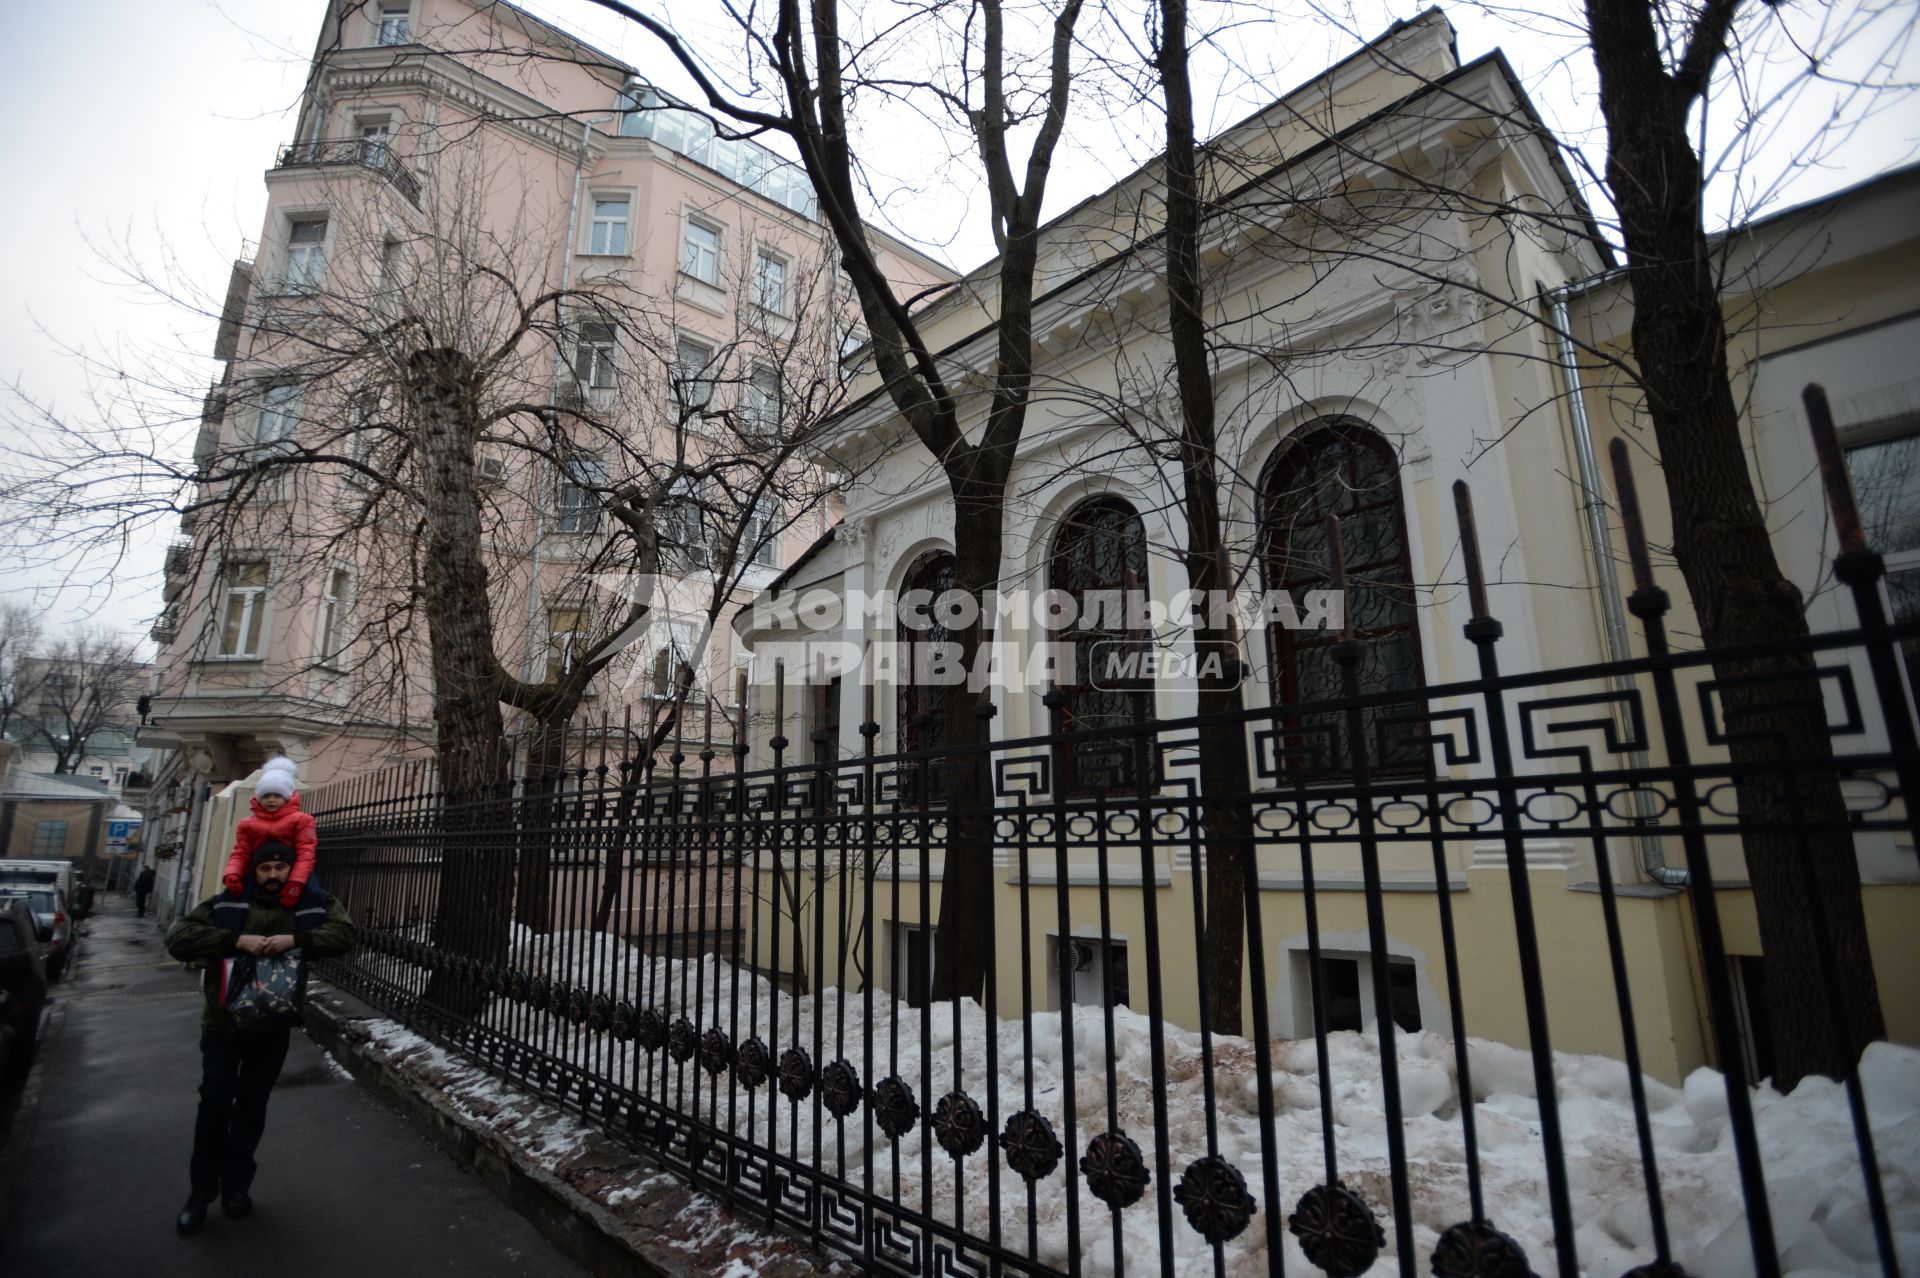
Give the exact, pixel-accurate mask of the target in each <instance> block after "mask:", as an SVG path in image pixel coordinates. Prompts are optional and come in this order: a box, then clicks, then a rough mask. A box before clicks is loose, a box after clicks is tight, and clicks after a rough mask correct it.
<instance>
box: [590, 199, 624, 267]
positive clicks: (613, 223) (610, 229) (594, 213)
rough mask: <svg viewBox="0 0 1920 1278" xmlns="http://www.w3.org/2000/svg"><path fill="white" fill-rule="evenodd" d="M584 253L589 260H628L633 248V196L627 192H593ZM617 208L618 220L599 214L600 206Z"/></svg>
mask: <svg viewBox="0 0 1920 1278" xmlns="http://www.w3.org/2000/svg"><path fill="white" fill-rule="evenodd" d="M588 201H589V205H590V207H589V210H588V211H589V213H590V215H591V216H590V217H589V219H588V223H587V247H586V250H585V251H586V253H587V254H588V255H589V256H592V257H627V256H628V255H630V253H631V252H632V245H633V194H632V192H630V191H594V192H591V193H590V195H589V197H588ZM615 203H617V204H619V206H620V216H619V217H611V216H605V215H603V214H602V213H601V210H600V206H601V205H603V204H615Z"/></svg>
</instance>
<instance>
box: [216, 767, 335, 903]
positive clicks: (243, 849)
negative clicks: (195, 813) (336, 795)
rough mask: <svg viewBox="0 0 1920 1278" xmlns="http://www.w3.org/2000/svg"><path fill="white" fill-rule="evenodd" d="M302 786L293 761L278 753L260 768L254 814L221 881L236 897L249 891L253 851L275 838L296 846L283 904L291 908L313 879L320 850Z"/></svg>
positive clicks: (236, 839) (236, 841) (243, 826)
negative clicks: (302, 801) (304, 806)
mask: <svg viewBox="0 0 1920 1278" xmlns="http://www.w3.org/2000/svg"><path fill="white" fill-rule="evenodd" d="M297 791H298V783H297V782H296V781H295V780H294V771H293V760H292V759H289V758H287V757H286V756H285V755H283V754H277V755H275V756H274V757H273V758H271V759H268V760H267V761H266V762H265V763H264V764H262V765H261V766H260V779H259V780H258V781H256V782H254V783H253V801H252V803H251V804H250V805H249V806H251V808H252V809H253V815H251V816H249V817H246V818H244V819H242V820H241V822H240V826H239V828H238V829H236V830H235V831H234V833H233V851H232V852H230V853H228V854H227V868H226V871H225V873H224V874H223V875H222V877H221V881H222V882H224V883H225V884H226V885H227V890H228V891H230V892H233V893H235V894H241V893H244V892H245V891H246V890H247V886H246V882H245V880H246V875H247V864H248V862H250V861H251V860H252V859H253V851H254V849H255V848H257V847H259V846H260V845H261V844H262V843H265V842H266V841H267V840H269V839H272V840H275V841H276V842H280V843H288V844H291V845H292V846H293V850H294V860H293V873H292V874H291V875H289V876H288V877H287V890H286V892H285V893H283V894H282V896H281V898H280V904H282V905H285V906H291V905H293V903H294V902H295V901H298V900H299V899H300V892H301V889H303V888H305V887H306V886H307V884H308V882H309V881H311V880H312V878H313V858H314V855H315V853H316V852H317V851H318V850H319V840H318V838H317V837H316V833H315V828H314V823H313V818H312V817H311V816H309V815H307V814H306V813H305V812H302V811H301V810H300V795H299V793H298V792H297Z"/></svg>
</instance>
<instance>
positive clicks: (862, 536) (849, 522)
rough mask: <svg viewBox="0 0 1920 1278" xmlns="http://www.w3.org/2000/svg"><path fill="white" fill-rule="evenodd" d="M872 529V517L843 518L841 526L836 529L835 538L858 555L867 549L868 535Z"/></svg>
mask: <svg viewBox="0 0 1920 1278" xmlns="http://www.w3.org/2000/svg"><path fill="white" fill-rule="evenodd" d="M872 529H873V521H872V520H871V519H867V518H864V517H863V518H860V519H843V520H841V521H840V527H839V528H837V529H835V530H834V534H833V539H834V540H835V541H837V542H839V543H840V544H841V545H843V546H845V547H846V548H847V549H848V550H850V551H852V552H853V553H854V554H856V555H857V554H859V553H860V552H861V551H863V550H865V549H866V547H867V537H868V534H869V533H870V532H871V531H872Z"/></svg>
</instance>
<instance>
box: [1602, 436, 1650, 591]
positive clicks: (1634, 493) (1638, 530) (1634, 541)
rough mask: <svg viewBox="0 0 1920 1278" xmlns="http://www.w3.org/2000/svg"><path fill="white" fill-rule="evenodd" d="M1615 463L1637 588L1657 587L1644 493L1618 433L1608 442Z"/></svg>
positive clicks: (1616, 486) (1616, 488) (1622, 520)
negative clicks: (1642, 507)
mask: <svg viewBox="0 0 1920 1278" xmlns="http://www.w3.org/2000/svg"><path fill="white" fill-rule="evenodd" d="M1607 456H1608V458H1609V459H1610V460H1611V461H1612V462H1613V487H1614V492H1615V495H1616V497H1617V499H1618V501H1619V503H1620V526H1621V528H1622V529H1623V530H1624V531H1625V533H1626V535H1627V558H1628V559H1629V560H1630V561H1631V562H1632V564H1633V588H1634V589H1635V590H1652V589H1653V558H1652V556H1651V555H1649V554H1648V553H1647V528H1646V524H1645V523H1644V522H1642V520H1641V518H1640V493H1639V490H1638V489H1637V488H1635V487H1634V482H1633V462H1632V460H1631V459H1630V458H1629V457H1628V456H1627V441H1626V440H1624V439H1621V438H1620V437H1618V436H1615V437H1614V440H1613V442H1612V443H1611V444H1608V445H1607Z"/></svg>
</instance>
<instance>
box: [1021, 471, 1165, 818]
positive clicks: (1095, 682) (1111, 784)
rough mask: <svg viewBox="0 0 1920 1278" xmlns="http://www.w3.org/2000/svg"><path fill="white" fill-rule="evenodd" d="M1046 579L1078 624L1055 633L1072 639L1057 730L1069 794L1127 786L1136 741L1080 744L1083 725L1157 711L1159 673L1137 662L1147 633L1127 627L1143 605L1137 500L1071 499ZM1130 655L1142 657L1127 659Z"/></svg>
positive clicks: (1143, 542)
mask: <svg viewBox="0 0 1920 1278" xmlns="http://www.w3.org/2000/svg"><path fill="white" fill-rule="evenodd" d="M1047 585H1048V588H1049V589H1052V590H1059V591H1063V592H1065V593H1066V594H1067V595H1069V596H1071V597H1072V598H1073V600H1074V603H1075V604H1076V605H1077V607H1076V610H1075V611H1076V620H1075V622H1074V625H1073V628H1072V629H1071V630H1068V631H1066V632H1064V633H1062V634H1058V635H1055V636H1053V640H1054V642H1057V643H1066V644H1071V645H1072V649H1073V654H1074V663H1073V674H1072V679H1071V681H1066V680H1063V681H1062V682H1061V683H1060V684H1059V685H1058V686H1057V687H1056V688H1055V691H1057V692H1059V693H1060V694H1061V696H1062V703H1061V706H1060V714H1059V719H1058V721H1057V723H1056V725H1055V731H1056V732H1058V733H1059V734H1060V735H1061V736H1063V737H1065V738H1067V740H1066V741H1064V742H1063V743H1062V745H1061V747H1060V751H1059V758H1060V770H1061V775H1062V778H1063V781H1064V783H1065V786H1066V792H1067V793H1068V794H1069V795H1086V794H1098V793H1101V792H1104V791H1110V790H1129V789H1132V788H1133V787H1134V785H1135V784H1137V774H1136V771H1135V767H1134V764H1135V760H1136V758H1137V757H1139V756H1140V754H1141V750H1140V743H1139V742H1138V741H1136V740H1132V739H1129V738H1124V737H1114V738H1109V739H1106V740H1102V741H1096V742H1088V743H1075V742H1074V741H1073V740H1072V739H1071V738H1072V737H1073V736H1074V735H1075V734H1077V733H1085V732H1094V731H1099V730H1103V729H1113V728H1125V727H1133V726H1139V725H1144V724H1146V723H1148V722H1149V721H1150V720H1151V719H1152V718H1153V680H1152V678H1151V677H1149V676H1146V675H1145V674H1144V673H1142V671H1141V669H1140V666H1139V665H1138V664H1137V660H1138V658H1140V657H1141V656H1143V655H1144V650H1145V648H1146V646H1147V645H1146V643H1144V642H1143V641H1144V640H1146V639H1147V638H1148V636H1147V635H1146V634H1144V633H1143V632H1142V631H1140V630H1138V629H1135V628H1133V627H1131V626H1130V624H1129V623H1130V622H1133V621H1137V620H1138V619H1139V618H1140V617H1141V616H1143V615H1144V613H1145V603H1146V600H1147V530H1146V527H1145V526H1144V525H1143V524H1142V523H1141V522H1140V516H1139V515H1137V514H1135V513H1134V509H1133V507H1132V506H1129V505H1128V504H1127V503H1126V502H1124V501H1121V500H1119V499H1118V498H1114V497H1096V498H1094V499H1092V500H1090V501H1085V502H1082V503H1080V504H1079V505H1078V506H1075V507H1074V508H1073V509H1072V510H1071V511H1069V512H1068V514H1067V517H1066V518H1065V519H1064V520H1062V521H1061V525H1060V531H1059V532H1058V533H1057V534H1056V535H1055V537H1054V542H1053V554H1052V556H1051V558H1050V559H1049V561H1048V565H1047ZM1130 659H1132V660H1133V661H1135V662H1136V664H1133V665H1131V666H1130V665H1129V661H1130Z"/></svg>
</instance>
